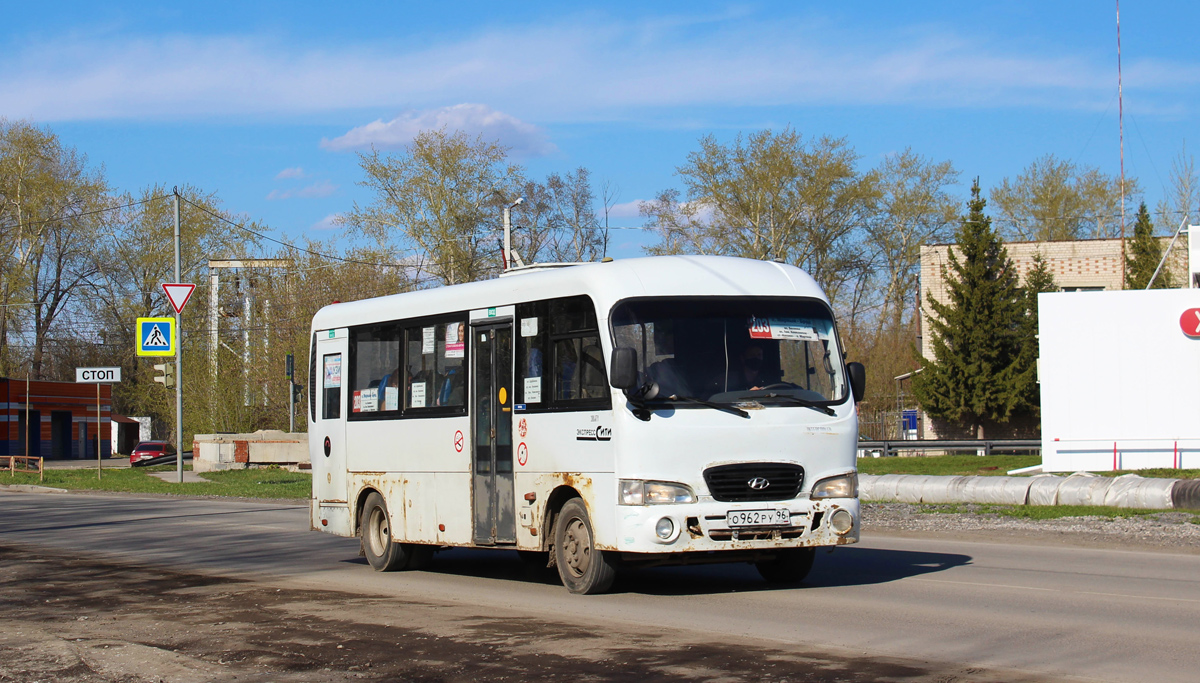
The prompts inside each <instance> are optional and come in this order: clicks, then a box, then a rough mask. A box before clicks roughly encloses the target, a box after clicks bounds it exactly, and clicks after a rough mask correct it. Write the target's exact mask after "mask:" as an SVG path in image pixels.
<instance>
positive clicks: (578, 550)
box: [563, 518, 592, 576]
mask: <svg viewBox="0 0 1200 683" xmlns="http://www.w3.org/2000/svg"><path fill="white" fill-rule="evenodd" d="M563 536H564V541H565V542H564V543H563V551H564V555H566V557H565V559H566V561H567V567H569V568H570V569H571V573H572V574H574V575H575V576H583V574H584V573H585V572H587V570H588V565H590V564H591V561H592V539H591V536H590V535H589V534H588V530H587V526H586V525H585V524H584V523H583V520H581V519H578V518H576V519H572V520H571V521H570V522H568V523H567V528H566V533H565V534H563Z"/></svg>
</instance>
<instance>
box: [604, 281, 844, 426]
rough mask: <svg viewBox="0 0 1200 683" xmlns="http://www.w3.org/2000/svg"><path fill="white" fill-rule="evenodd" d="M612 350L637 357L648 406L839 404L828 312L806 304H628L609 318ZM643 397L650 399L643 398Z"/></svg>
mask: <svg viewBox="0 0 1200 683" xmlns="http://www.w3.org/2000/svg"><path fill="white" fill-rule="evenodd" d="M612 331H613V337H614V346H616V347H629V348H632V349H634V350H636V351H637V358H638V368H639V370H640V372H641V378H642V381H644V382H650V381H653V382H655V383H656V384H657V385H658V391H657V394H656V395H655V396H654V397H653V399H651V400H667V401H669V400H683V399H685V398H690V399H699V400H704V401H709V402H716V403H727V402H736V401H748V400H753V401H758V402H760V403H763V404H766V405H771V406H775V405H779V406H796V405H803V404H805V403H819V404H822V405H825V404H828V403H838V402H840V401H842V400H844V399H845V398H846V394H847V386H848V385H847V383H846V378H845V373H844V370H843V362H842V355H841V351H840V350H839V348H838V344H837V335H836V334H835V333H834V326H833V318H832V315H831V314H830V311H829V308H828V307H827V306H826V305H825V304H824V303H822V302H820V301H816V300H811V299H774V298H772V299H764V298H740V297H719V298H718V297H688V298H669V299H634V300H628V301H624V302H621V303H619V304H618V305H617V306H616V307H615V308H614V310H613V314H612ZM647 398H650V396H647Z"/></svg>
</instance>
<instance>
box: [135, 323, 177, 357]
mask: <svg viewBox="0 0 1200 683" xmlns="http://www.w3.org/2000/svg"><path fill="white" fill-rule="evenodd" d="M136 329H137V355H139V356H174V355H175V339H176V336H175V319H174V318H138V319H137V328H136Z"/></svg>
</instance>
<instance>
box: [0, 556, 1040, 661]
mask: <svg viewBox="0 0 1200 683" xmlns="http://www.w3.org/2000/svg"><path fill="white" fill-rule="evenodd" d="M581 599H586V598H581ZM0 649H2V650H3V652H4V664H3V666H2V667H0V681H3V682H5V683H8V682H13V683H33V682H34V681H64V682H67V683H93V682H105V683H142V682H164V683H166V682H169V683H191V682H193V681H195V682H206V683H207V682H209V681H239V682H246V681H249V682H255V681H278V682H285V683H286V682H302V681H303V682H307V681H362V680H367V681H418V682H431V683H432V682H447V683H452V682H460V681H461V682H463V683H477V682H479V681H563V680H570V681H585V682H591V681H596V682H604V681H711V682H714V683H716V682H724V681H777V682H780V683H782V682H784V681H847V682H856V681H899V682H907V681H945V682H952V681H1035V680H1036V681H1045V680H1058V679H1052V678H1048V677H1039V676H1033V675H1029V674H1025V673H1020V672H1013V671H991V670H981V669H972V668H966V667H960V666H956V665H944V664H938V663H931V662H923V661H916V660H904V659H899V658H885V657H868V656H849V655H847V654H846V653H839V654H836V655H831V654H829V653H828V652H812V651H805V650H803V649H796V648H779V649H771V648H764V647H761V646H759V645H757V644H751V643H747V642H738V641H736V640H732V641H731V640H726V641H723V642H720V643H715V642H694V641H692V640H689V639H688V637H687V636H686V634H678V633H656V632H654V631H652V630H647V631H644V632H630V631H621V632H614V631H613V630H611V629H607V628H601V627H593V626H586V625H578V624H568V623H559V622H552V621H545V620H539V619H532V618H529V617H522V616H520V615H514V614H501V615H482V614H479V613H478V612H477V611H473V610H472V608H471V607H470V606H463V605H450V604H434V603H430V602H417V601H411V600H400V599H396V598H380V597H364V596H361V595H353V594H346V593H338V592H317V591H302V590H293V589H286V588H282V589H281V588H274V587H273V586H269V585H265V584H262V583H254V582H247V581H240V580H236V579H228V578H217V577H211V576H201V575H196V574H186V573H177V572H170V571H163V570H159V569H154V568H148V567H140V566H133V565H125V564H118V563H113V562H109V561H100V560H96V559H91V558H86V557H71V556H67V555H65V554H57V553H54V552H50V551H45V550H42V549H36V550H34V549H29V548H20V547H3V546H0Z"/></svg>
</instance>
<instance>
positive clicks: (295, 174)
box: [275, 166, 307, 180]
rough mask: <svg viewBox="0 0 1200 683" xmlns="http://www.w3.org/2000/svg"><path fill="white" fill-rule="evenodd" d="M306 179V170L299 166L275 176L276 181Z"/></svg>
mask: <svg viewBox="0 0 1200 683" xmlns="http://www.w3.org/2000/svg"><path fill="white" fill-rule="evenodd" d="M304 177H307V174H306V173H305V172H304V169H303V168H300V167H299V166H293V167H291V168H285V169H283V170H282V171H280V172H279V173H278V174H277V175H276V176H275V180H286V179H288V178H304Z"/></svg>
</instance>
